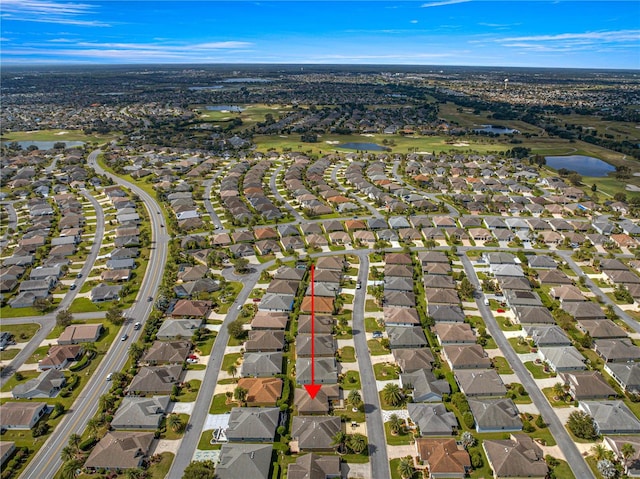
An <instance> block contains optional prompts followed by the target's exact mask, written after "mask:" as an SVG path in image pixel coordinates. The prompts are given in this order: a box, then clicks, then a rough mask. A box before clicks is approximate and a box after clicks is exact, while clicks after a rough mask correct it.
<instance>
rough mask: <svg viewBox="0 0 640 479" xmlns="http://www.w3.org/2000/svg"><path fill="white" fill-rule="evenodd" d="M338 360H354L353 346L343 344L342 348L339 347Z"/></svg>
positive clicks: (347, 361) (352, 361)
mask: <svg viewBox="0 0 640 479" xmlns="http://www.w3.org/2000/svg"><path fill="white" fill-rule="evenodd" d="M340 362H342V363H355V362H356V350H355V348H354V347H353V346H345V347H343V348H340Z"/></svg>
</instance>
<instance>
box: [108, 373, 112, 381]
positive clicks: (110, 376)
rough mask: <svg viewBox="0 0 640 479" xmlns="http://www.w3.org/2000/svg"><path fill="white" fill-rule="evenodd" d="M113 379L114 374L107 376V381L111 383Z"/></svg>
mask: <svg viewBox="0 0 640 479" xmlns="http://www.w3.org/2000/svg"><path fill="white" fill-rule="evenodd" d="M112 377H113V373H109V374H107V381H111V378H112Z"/></svg>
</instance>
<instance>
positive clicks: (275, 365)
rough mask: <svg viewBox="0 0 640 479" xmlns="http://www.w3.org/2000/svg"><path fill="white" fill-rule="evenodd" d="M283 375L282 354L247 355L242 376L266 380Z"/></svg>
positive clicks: (241, 372) (243, 363) (244, 359)
mask: <svg viewBox="0 0 640 479" xmlns="http://www.w3.org/2000/svg"><path fill="white" fill-rule="evenodd" d="M281 373H282V353H281V352H277V353H246V354H245V355H244V358H243V361H242V368H241V371H240V376H242V377H243V378H246V377H254V378H265V377H272V376H275V375H276V374H281Z"/></svg>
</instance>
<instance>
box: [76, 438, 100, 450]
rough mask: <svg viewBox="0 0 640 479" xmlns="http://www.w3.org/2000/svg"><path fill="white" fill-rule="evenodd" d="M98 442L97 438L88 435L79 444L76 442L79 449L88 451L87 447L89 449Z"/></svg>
mask: <svg viewBox="0 0 640 479" xmlns="http://www.w3.org/2000/svg"><path fill="white" fill-rule="evenodd" d="M97 442H98V440H97V439H96V438H95V437H90V438H89V439H85V440H84V441H82V442H81V443H80V444H78V448H79V449H80V450H81V451H88V450H89V449H91V448H92V447H93V446H94V445H95V444H96V443H97Z"/></svg>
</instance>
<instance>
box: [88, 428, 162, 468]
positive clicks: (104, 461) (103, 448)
mask: <svg viewBox="0 0 640 479" xmlns="http://www.w3.org/2000/svg"><path fill="white" fill-rule="evenodd" d="M153 439H154V433H153V432H133V431H109V432H107V434H106V435H105V436H104V437H103V438H102V439H100V442H98V444H96V446H95V447H94V448H93V450H92V451H91V454H89V457H88V458H87V460H86V461H85V463H84V467H85V468H87V469H93V470H96V469H113V470H119V469H135V468H139V467H140V466H141V465H142V463H143V462H144V461H145V459H146V458H147V455H148V454H149V451H150V450H151V444H152V443H153Z"/></svg>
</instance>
